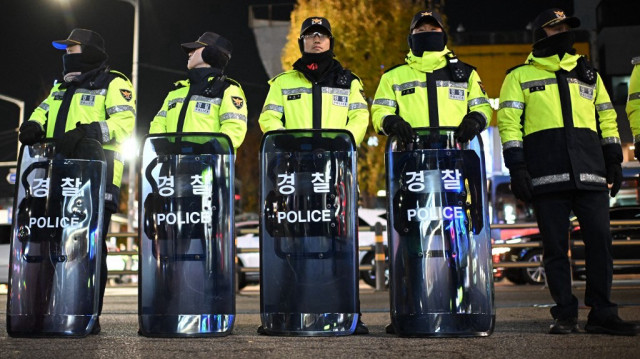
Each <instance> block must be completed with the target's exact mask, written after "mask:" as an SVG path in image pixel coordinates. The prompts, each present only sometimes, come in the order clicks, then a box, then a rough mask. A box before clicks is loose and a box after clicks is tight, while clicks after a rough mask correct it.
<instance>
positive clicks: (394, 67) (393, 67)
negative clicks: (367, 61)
mask: <svg viewBox="0 0 640 359" xmlns="http://www.w3.org/2000/svg"><path fill="white" fill-rule="evenodd" d="M405 65H406V63H405V64H397V65H394V66H391V67H390V68H388V69H386V70H384V73H385V74H386V73H387V72H389V71H391V70H393V69H397V68H398V67H400V66H405Z"/></svg>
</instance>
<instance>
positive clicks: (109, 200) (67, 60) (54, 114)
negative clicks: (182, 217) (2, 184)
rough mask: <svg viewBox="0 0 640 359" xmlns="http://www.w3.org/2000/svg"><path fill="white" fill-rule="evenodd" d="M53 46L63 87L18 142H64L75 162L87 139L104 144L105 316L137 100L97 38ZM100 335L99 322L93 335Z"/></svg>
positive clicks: (82, 34)
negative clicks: (109, 238) (125, 150)
mask: <svg viewBox="0 0 640 359" xmlns="http://www.w3.org/2000/svg"><path fill="white" fill-rule="evenodd" d="M53 46H54V47H55V48H56V49H59V50H65V51H66V53H65V54H64V55H63V56H62V64H63V76H64V82H61V83H57V84H56V85H54V87H53V89H52V90H51V93H50V95H49V97H47V98H46V99H45V100H44V101H43V102H42V103H41V104H40V106H38V108H36V109H35V110H34V111H33V114H31V118H29V120H28V121H26V122H24V123H23V124H22V126H20V133H19V137H18V138H19V140H20V142H22V143H23V144H24V145H32V144H35V143H37V142H39V141H41V140H43V139H44V138H53V139H56V140H59V141H57V142H56V149H57V150H58V152H60V153H62V154H63V155H64V156H65V157H73V156H74V155H75V154H76V147H77V145H78V143H79V142H80V140H82V139H83V138H85V137H87V138H91V139H94V140H97V141H99V142H100V143H102V146H103V149H104V154H105V157H106V160H107V181H106V182H107V188H106V193H105V206H104V221H103V228H104V230H103V233H102V243H101V247H102V263H101V278H100V304H99V313H101V312H102V302H103V297H104V289H105V285H106V283H107V245H106V242H105V238H106V235H107V230H108V228H109V222H110V220H111V215H112V214H113V213H115V212H116V211H117V210H118V204H119V200H120V182H121V179H122V170H123V166H124V165H123V159H122V158H123V156H122V150H121V149H120V144H121V143H122V142H123V141H124V140H126V139H127V138H128V137H129V135H130V134H131V132H132V131H133V129H134V127H135V118H136V110H135V103H136V99H135V94H134V93H133V88H132V85H131V82H129V80H128V79H127V78H126V77H125V76H124V75H123V74H121V73H119V72H117V71H113V70H110V69H109V66H108V65H107V59H108V56H107V53H106V51H105V46H104V40H103V39H102V37H101V36H100V35H99V34H98V33H96V32H94V31H91V30H87V29H74V30H73V31H71V34H70V35H69V37H68V38H67V39H66V40H59V41H54V42H53ZM99 332H100V322H99V321H98V322H96V324H95V326H94V327H93V332H92V333H93V334H97V333H99Z"/></svg>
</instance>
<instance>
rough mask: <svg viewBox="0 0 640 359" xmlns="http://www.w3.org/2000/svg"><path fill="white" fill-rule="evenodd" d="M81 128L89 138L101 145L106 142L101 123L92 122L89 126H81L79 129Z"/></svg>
mask: <svg viewBox="0 0 640 359" xmlns="http://www.w3.org/2000/svg"><path fill="white" fill-rule="evenodd" d="M80 127H81V128H82V130H83V131H84V133H85V135H86V136H87V137H88V138H90V139H92V140H96V141H98V142H100V143H104V142H105V141H104V137H103V134H102V127H101V126H100V123H99V122H92V123H90V124H87V125H79V126H78V128H80Z"/></svg>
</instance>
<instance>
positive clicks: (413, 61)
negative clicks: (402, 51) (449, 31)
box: [405, 46, 451, 72]
mask: <svg viewBox="0 0 640 359" xmlns="http://www.w3.org/2000/svg"><path fill="white" fill-rule="evenodd" d="M449 52H451V51H449V49H448V48H447V47H446V46H445V48H444V50H442V51H428V52H427V51H425V52H424V53H423V54H422V56H416V55H414V54H413V52H411V50H409V53H408V54H407V57H406V58H405V61H406V62H407V64H408V65H409V66H410V67H411V68H412V69H415V70H418V71H422V72H433V71H434V70H437V69H441V68H443V67H445V66H446V65H447V58H446V56H445V55H446V54H447V53H449Z"/></svg>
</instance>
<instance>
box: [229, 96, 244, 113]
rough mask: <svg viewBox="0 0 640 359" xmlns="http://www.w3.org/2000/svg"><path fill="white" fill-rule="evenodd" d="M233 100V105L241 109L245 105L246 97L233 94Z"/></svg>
mask: <svg viewBox="0 0 640 359" xmlns="http://www.w3.org/2000/svg"><path fill="white" fill-rule="evenodd" d="M231 101H233V105H234V106H235V107H236V108H237V109H238V110H239V109H241V108H242V106H244V99H243V98H242V97H237V96H231Z"/></svg>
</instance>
